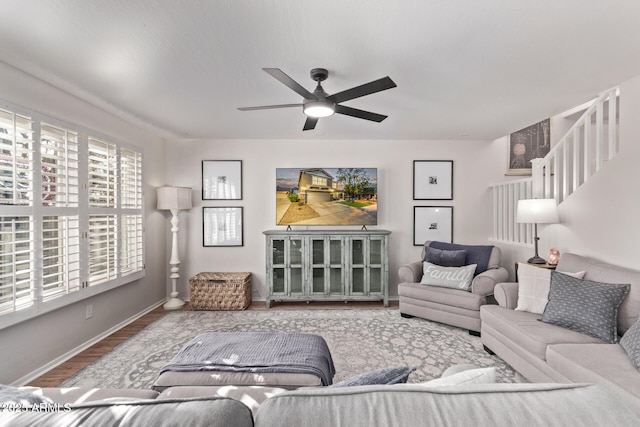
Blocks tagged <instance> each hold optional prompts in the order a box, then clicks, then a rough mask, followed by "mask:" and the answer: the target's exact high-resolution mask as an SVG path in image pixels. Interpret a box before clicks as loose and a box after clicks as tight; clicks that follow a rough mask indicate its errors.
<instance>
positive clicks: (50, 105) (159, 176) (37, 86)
mask: <svg viewBox="0 0 640 427" xmlns="http://www.w3.org/2000/svg"><path fill="white" fill-rule="evenodd" d="M0 99H4V100H5V101H9V102H11V103H13V104H16V105H20V106H22V107H25V108H29V109H32V110H35V111H38V112H40V113H44V114H47V115H49V116H52V117H54V118H57V119H60V120H63V121H67V122H71V123H78V124H80V125H83V126H86V127H88V128H91V129H94V130H96V131H99V132H102V133H104V134H106V135H111V136H113V137H115V138H118V139H120V140H122V141H125V142H128V143H131V144H135V145H138V146H140V147H142V148H143V150H144V165H145V170H144V177H143V180H144V191H145V215H146V219H145V226H146V277H145V278H143V279H141V280H138V281H135V282H133V283H130V284H128V285H124V286H122V287H119V288H117V289H114V290H112V291H109V292H105V293H102V294H100V295H97V296H94V297H92V298H90V299H88V300H84V301H82V302H78V303H76V304H73V305H70V306H67V307H64V308H61V309H59V310H55V311H53V312H50V313H47V314H44V315H41V316H39V317H37V318H35V319H32V320H29V321H27V322H23V323H20V324H17V325H15V326H12V327H9V328H5V329H2V330H0V360H2V363H1V364H0V383H3V384H7V383H13V382H16V381H18V380H21V381H20V382H23V381H24V380H25V379H28V377H29V376H31V374H32V373H33V374H35V373H37V371H38V370H39V369H40V368H41V367H43V366H45V365H46V364H47V363H48V362H50V361H52V360H54V359H56V358H58V357H60V356H62V355H64V354H66V353H67V352H69V351H71V350H73V349H74V348H76V347H78V346H80V345H82V344H83V343H85V342H87V341H89V340H91V339H93V338H94V337H96V336H98V335H100V334H102V333H103V332H105V331H107V330H109V329H111V328H112V327H114V326H115V325H118V324H120V323H121V322H123V321H125V320H127V319H129V318H130V317H132V316H134V315H136V314H138V313H140V312H142V311H143V310H145V309H147V308H148V307H151V306H153V305H154V304H156V303H158V302H161V301H162V300H163V299H164V298H165V296H166V289H165V286H164V284H165V277H166V274H165V265H166V264H165V263H164V259H165V237H166V233H165V230H166V229H167V227H168V222H167V221H166V219H165V217H164V215H163V214H161V213H159V212H158V211H156V210H155V190H154V188H155V187H157V186H160V185H163V184H164V169H163V168H162V167H161V166H160V167H157V166H154V165H164V163H165V157H164V142H163V141H162V140H161V139H159V138H157V137H154V136H152V135H151V134H150V133H149V132H146V131H143V130H141V129H139V128H136V127H134V126H132V125H131V124H128V123H127V122H125V121H123V120H121V119H119V118H116V117H114V116H113V115H110V114H108V113H106V112H104V111H103V110H100V109H99V108H96V107H93V106H91V105H90V104H88V103H86V102H83V101H81V100H80V99H78V98H76V97H74V96H72V95H69V94H68V93H66V92H63V91H61V90H58V89H56V88H54V87H52V86H50V85H48V84H45V83H43V82H42V81H40V80H37V79H35V78H32V77H30V76H29V75H27V74H25V73H22V72H20V71H18V70H16V69H14V68H12V67H10V66H7V65H5V64H3V63H0ZM88 304H93V312H94V316H93V318H91V319H89V320H85V307H86V306H87V305H88Z"/></svg>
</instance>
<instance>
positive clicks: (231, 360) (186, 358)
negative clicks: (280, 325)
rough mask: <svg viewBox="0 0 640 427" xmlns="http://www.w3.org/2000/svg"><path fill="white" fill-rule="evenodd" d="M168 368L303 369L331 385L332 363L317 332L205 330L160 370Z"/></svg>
mask: <svg viewBox="0 0 640 427" xmlns="http://www.w3.org/2000/svg"><path fill="white" fill-rule="evenodd" d="M168 371H181V372H185V371H238V372H256V373H260V372H263V373H264V372H276V373H277V372H289V373H303V374H312V375H315V376H317V377H319V378H320V380H321V381H322V385H331V383H332V382H333V375H334V374H335V367H334V366H333V359H332V358H331V353H330V352H329V347H328V346H327V343H326V342H325V340H324V339H323V338H322V337H321V336H318V335H311V334H298V333H284V332H208V333H204V334H200V335H198V336H197V337H195V338H194V339H192V340H191V341H189V342H188V343H187V344H185V346H184V347H182V349H181V350H180V351H179V352H178V354H176V355H175V356H174V358H173V359H171V361H169V363H167V364H166V365H165V366H163V367H162V369H161V370H160V374H162V373H163V372H168Z"/></svg>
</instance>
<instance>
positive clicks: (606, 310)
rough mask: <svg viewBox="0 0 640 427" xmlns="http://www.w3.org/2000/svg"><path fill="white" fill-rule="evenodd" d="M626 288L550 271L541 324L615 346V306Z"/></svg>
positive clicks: (622, 297)
mask: <svg viewBox="0 0 640 427" xmlns="http://www.w3.org/2000/svg"><path fill="white" fill-rule="evenodd" d="M630 287H631V285H629V284H611V283H600V282H594V281H591V280H580V279H576V278H575V277H571V276H567V275H566V274H561V273H557V272H555V271H552V272H551V289H550V290H549V303H548V304H547V307H546V308H545V309H544V313H543V314H542V321H543V322H546V323H551V324H554V325H557V326H561V327H563V328H567V329H571V330H572V331H576V332H580V333H583V334H586V335H591V336H592V337H596V338H599V339H601V340H603V341H606V342H608V343H611V344H615V343H616V342H617V341H618V328H617V322H618V307H620V304H621V303H622V300H623V299H624V297H625V296H626V295H627V293H628V292H629V288H630Z"/></svg>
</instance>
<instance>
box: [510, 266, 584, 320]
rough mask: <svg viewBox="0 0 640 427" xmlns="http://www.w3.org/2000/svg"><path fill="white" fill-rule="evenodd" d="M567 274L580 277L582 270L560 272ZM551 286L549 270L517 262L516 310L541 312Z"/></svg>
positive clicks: (545, 304)
mask: <svg viewBox="0 0 640 427" xmlns="http://www.w3.org/2000/svg"><path fill="white" fill-rule="evenodd" d="M561 274H567V275H569V276H572V277H575V278H578V279H582V277H583V276H584V271H579V272H577V273H569V272H562V273H561ZM550 287H551V270H549V269H547V268H540V267H535V266H533V265H530V264H526V263H522V262H519V263H518V306H517V307H516V310H519V311H528V312H529V313H535V314H542V313H543V312H544V308H545V307H546V306H547V303H548V302H549V288H550Z"/></svg>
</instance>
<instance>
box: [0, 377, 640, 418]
mask: <svg viewBox="0 0 640 427" xmlns="http://www.w3.org/2000/svg"><path fill="white" fill-rule="evenodd" d="M204 389H205V390H203V388H202V387H196V388H194V389H190V390H187V388H184V389H182V390H179V391H175V392H174V393H173V395H174V397H171V396H169V395H165V396H162V395H159V396H156V397H155V399H154V398H152V397H151V396H149V395H147V397H146V398H139V397H137V394H138V393H142V392H143V391H137V392H138V393H132V391H131V390H129V391H127V390H120V391H116V390H110V391H108V392H104V391H98V392H96V391H95V390H93V391H91V390H86V389H76V390H74V391H73V392H72V393H71V394H69V395H67V396H65V395H66V394H67V393H65V392H61V391H60V390H55V389H44V392H45V394H48V395H49V396H51V397H54V398H55V399H57V401H59V402H64V401H68V400H74V399H80V400H81V403H73V404H72V405H71V406H69V407H68V408H69V409H68V410H59V411H54V412H46V413H45V411H42V412H31V411H25V412H6V411H5V412H2V413H0V426H9V425H10V426H31V425H38V426H51V427H54V426H55V427H58V426H61V425H64V426H67V427H69V426H72V427H73V426H105V425H109V426H123V427H124V426H150V425H153V426H187V425H191V426H220V427H222V426H224V427H245V426H246V427H249V426H254V425H255V426H256V427H277V426H282V427H291V426H296V427H298V426H299V427H304V426H309V427H340V426H344V427H359V426H362V427H365V426H366V427H369V426H394V427H409V426H411V427H413V426H416V425H437V426H456V427H458V426H473V427H476V426H479V425H491V426H496V427H501V426H514V425H527V426H541V427H542V426H544V427H549V426H563V427H564V426H567V425H589V426H606V427H610V426H612V425H615V426H635V425H640V416H639V415H638V414H637V413H635V412H634V411H633V410H632V409H631V408H629V407H628V406H626V405H625V403H623V402H620V400H619V399H618V398H617V396H616V395H615V394H613V393H611V392H610V391H608V390H606V389H604V388H602V387H599V386H596V385H591V384H465V385H454V386H441V385H440V386H435V387H431V388H428V387H425V386H423V385H419V384H395V385H369V386H356V387H345V388H330V387H308V388H303V389H298V390H293V391H284V390H283V391H282V392H278V393H275V394H274V395H272V396H271V397H268V398H266V400H262V398H265V397H266V394H261V395H260V396H257V395H254V397H255V398H257V399H258V400H259V402H257V403H258V404H259V406H258V405H256V408H257V410H255V411H254V412H255V413H254V417H252V413H251V410H250V409H249V407H248V406H247V405H246V404H245V403H243V402H248V400H247V399H246V395H245V393H249V394H252V393H254V392H255V391H256V389H255V388H251V389H250V388H249V387H236V388H234V389H235V393H236V396H235V399H242V401H240V400H235V399H232V398H228V397H219V396H217V397H211V394H212V393H213V392H212V390H211V389H213V387H205V388H204ZM171 390H172V389H167V390H165V392H168V391H171ZM85 393H90V396H89V398H90V397H91V395H92V396H93V397H98V396H100V397H104V396H107V395H113V394H116V395H118V394H120V395H121V396H125V395H127V396H128V397H116V398H112V399H107V400H106V401H105V400H101V401H90V400H84V401H83V399H85V398H86V397H87V396H84V397H83V394H85ZM144 393H148V392H147V391H144ZM152 393H153V392H152ZM200 393H202V394H203V396H204V397H195V398H185V397H180V398H176V397H175V396H187V395H193V394H200ZM219 393H223V394H224V391H222V390H218V394H219ZM214 394H216V393H214ZM207 396H209V397H207ZM260 402H261V403H260ZM498 408H508V410H499V409H498Z"/></svg>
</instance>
